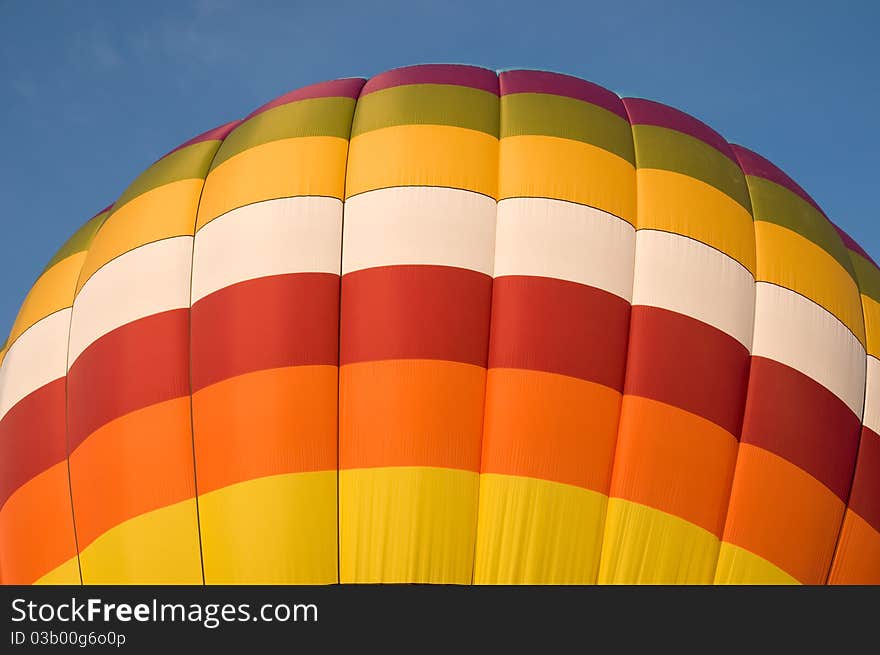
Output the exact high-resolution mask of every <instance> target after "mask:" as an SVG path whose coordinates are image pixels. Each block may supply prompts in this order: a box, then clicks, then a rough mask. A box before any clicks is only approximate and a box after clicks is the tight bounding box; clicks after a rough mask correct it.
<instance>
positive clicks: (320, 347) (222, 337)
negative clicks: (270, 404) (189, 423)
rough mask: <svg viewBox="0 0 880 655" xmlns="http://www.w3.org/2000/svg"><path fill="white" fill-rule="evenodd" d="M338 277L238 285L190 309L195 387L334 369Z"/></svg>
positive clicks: (308, 275)
mask: <svg viewBox="0 0 880 655" xmlns="http://www.w3.org/2000/svg"><path fill="white" fill-rule="evenodd" d="M338 334H339V276H337V275H332V274H329V273H294V274H290V275H273V276H270V277H263V278H258V279H255V280H248V281H246V282H239V283H238V284H234V285H232V286H230V287H226V288H225V289H221V290H220V291H217V292H215V293H213V294H211V295H210V296H207V297H206V298H203V299H202V300H200V301H198V302H197V303H196V304H195V305H193V307H192V346H191V347H192V353H191V356H192V388H193V391H197V390H198V389H202V388H203V387H206V386H208V385H210V384H214V383H215V382H218V381H220V380H225V379H227V378H231V377H233V376H236V375H241V374H242V373H249V372H251V371H258V370H262V369H269V368H279V367H283V366H305V365H316V364H326V365H329V366H336V362H337V351H338Z"/></svg>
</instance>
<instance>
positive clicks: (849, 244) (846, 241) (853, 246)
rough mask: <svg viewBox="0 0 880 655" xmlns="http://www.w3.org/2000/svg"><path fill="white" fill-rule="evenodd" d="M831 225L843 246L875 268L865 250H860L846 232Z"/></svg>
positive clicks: (873, 262)
mask: <svg viewBox="0 0 880 655" xmlns="http://www.w3.org/2000/svg"><path fill="white" fill-rule="evenodd" d="M831 225H834V229H835V230H837V233H838V234H839V235H840V238H841V240H842V241H843V245H845V246H846V247H847V248H849V249H850V250H852V251H853V252H855V253H858V254H859V255H861V256H862V257H864V258H865V259H867V260H868V261H869V262H871V263H872V264H874V266H877V262H875V261H874V260H873V259H871V255H869V254H868V253H867V252H865V249H864V248H862V247H861V246H860V245H859V244H858V243H857V242H856V240H855V239H853V238H852V237H851V236H850V235H848V234H847V233H846V232H844V231H843V229H842V228H840V227H838V226H837V225H835V224H834V223H831ZM878 268H880V267H878Z"/></svg>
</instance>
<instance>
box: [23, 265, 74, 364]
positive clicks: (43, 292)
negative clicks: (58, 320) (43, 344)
mask: <svg viewBox="0 0 880 655" xmlns="http://www.w3.org/2000/svg"><path fill="white" fill-rule="evenodd" d="M85 259H86V253H85V252H78V253H75V254H73V255H71V256H70V257H66V258H65V259H62V260H61V261H60V262H58V263H57V264H55V265H54V266H53V267H52V268H50V269H49V270H48V271H46V272H45V273H43V274H42V275H41V276H40V277H39V279H38V280H37V281H36V282H35V283H34V286H33V287H31V290H30V291H29V292H28V295H27V297H26V298H25V299H24V303H22V305H21V309H20V310H19V311H18V316H17V317H16V319H15V323H14V324H13V326H12V332H11V333H10V335H9V342H8V345H7V350H8V347H9V346H11V345H12V344H13V342H15V340H16V339H18V337H20V336H21V335H22V334H23V333H24V332H25V330H27V329H28V328H29V327H31V326H32V325H34V324H36V323H38V322H40V321H42V320H43V319H44V318H46V317H47V316H49V315H50V314H54V313H55V312H57V311H59V310H61V309H65V308H66V307H70V306H71V305H72V304H73V293H74V290H75V288H76V278H77V277H78V276H79V271H80V268H82V265H83V262H84V261H85Z"/></svg>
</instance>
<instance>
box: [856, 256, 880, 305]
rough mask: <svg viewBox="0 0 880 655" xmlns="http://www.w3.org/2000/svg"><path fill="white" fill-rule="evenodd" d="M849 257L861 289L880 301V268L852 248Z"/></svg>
mask: <svg viewBox="0 0 880 655" xmlns="http://www.w3.org/2000/svg"><path fill="white" fill-rule="evenodd" d="M849 257H850V260H851V261H852V265H853V270H854V271H855V273H856V281H857V282H858V283H859V291H861V292H862V293H863V294H865V295H866V296H869V297H870V298H873V299H874V300H876V301H877V302H880V269H878V268H877V267H876V266H874V264H872V263H871V262H869V261H868V260H867V259H865V258H864V257H862V256H861V255H860V254H859V253H857V252H854V251H852V250H850V251H849Z"/></svg>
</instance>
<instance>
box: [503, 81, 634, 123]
mask: <svg viewBox="0 0 880 655" xmlns="http://www.w3.org/2000/svg"><path fill="white" fill-rule="evenodd" d="M498 83H499V88H500V91H501V95H502V96H509V95H514V94H519V93H541V94H547V95H556V96H563V97H566V98H572V99H573V100H580V101H581V102H588V103H590V104H593V105H596V106H597V107H601V108H603V109H605V110H607V111H609V112H612V113H614V114H616V115H617V116H619V117H620V118H622V119H623V120H625V121H626V122H627V123H628V122H629V117H628V116H627V113H626V110H625V109H624V107H623V102H622V101H621V100H620V98H619V97H618V96H617V94H616V93H614V92H613V91H609V90H608V89H605V88H603V87H601V86H599V85H598V84H593V83H592V82H588V81H586V80H582V79H580V78H577V77H572V76H571V75H563V74H561V73H551V72H548V71H538V70H510V71H504V72H503V73H501V74H500V75H499V76H498Z"/></svg>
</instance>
